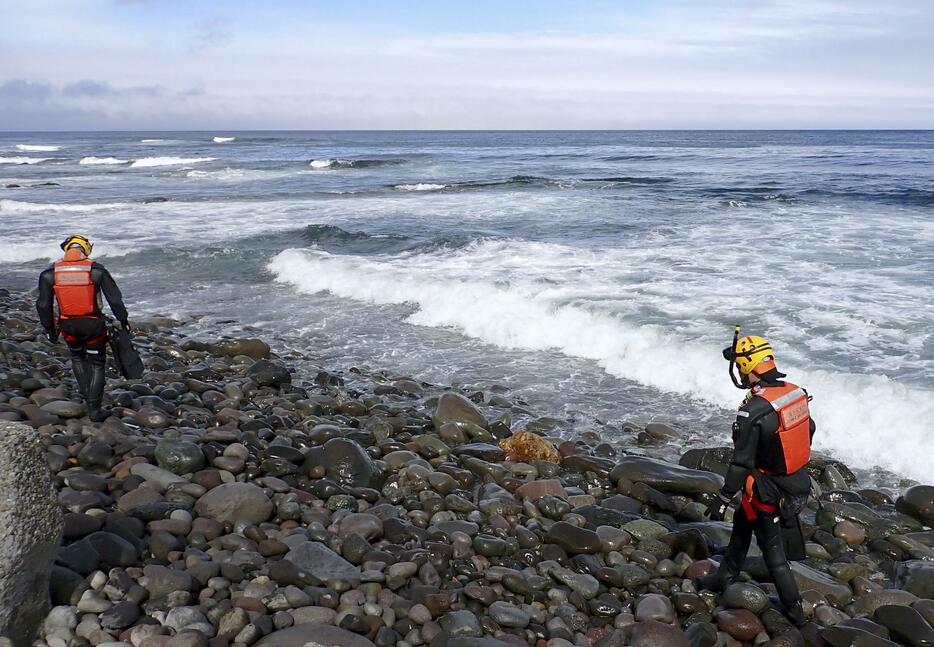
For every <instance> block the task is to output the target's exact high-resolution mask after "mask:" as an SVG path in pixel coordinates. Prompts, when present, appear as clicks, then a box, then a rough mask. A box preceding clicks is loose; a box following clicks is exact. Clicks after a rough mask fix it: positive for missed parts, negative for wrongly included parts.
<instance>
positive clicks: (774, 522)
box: [755, 513, 805, 627]
mask: <svg viewBox="0 0 934 647" xmlns="http://www.w3.org/2000/svg"><path fill="white" fill-rule="evenodd" d="M755 531H756V541H757V542H758V543H759V548H760V549H761V550H762V557H763V558H764V559H765V565H766V566H768V568H769V573H770V574H771V575H772V581H773V582H774V583H775V588H776V589H777V590H778V599H779V600H781V602H782V606H783V607H784V609H785V615H787V616H788V618H789V619H790V620H791V621H792V622H794V623H795V625H796V626H798V627H800V626H801V625H803V624H804V623H805V619H804V611H803V609H802V608H801V594H800V593H799V592H798V584H797V582H795V577H794V573H792V571H791V567H790V566H789V565H788V560H787V559H786V558H785V546H784V544H783V543H782V529H781V518H780V517H779V516H778V513H773V514H770V515H766V514H762V513H760V514H759V517H758V519H756V523H755Z"/></svg>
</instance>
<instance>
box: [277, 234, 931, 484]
mask: <svg viewBox="0 0 934 647" xmlns="http://www.w3.org/2000/svg"><path fill="white" fill-rule="evenodd" d="M601 257H602V254H600V253H591V252H582V251H581V250H574V249H572V248H567V247H563V246H558V245H545V244H541V243H515V242H494V241H486V242H482V243H479V244H475V245H472V246H470V247H468V248H466V249H464V250H460V251H457V252H450V251H449V250H443V251H439V252H435V253H431V254H421V255H402V256H398V257H394V258H391V259H380V260H373V259H371V258H365V257H357V256H336V255H330V254H328V253H325V252H322V251H319V250H286V251H284V252H281V253H280V254H279V255H277V256H276V257H275V258H274V259H273V260H272V262H271V263H270V265H269V269H270V270H271V271H272V272H273V274H274V275H275V277H276V280H277V281H279V282H283V283H288V284H292V285H294V286H295V287H296V288H297V289H298V290H300V291H302V292H305V293H316V292H321V291H326V292H330V293H332V294H334V295H337V296H339V297H343V298H348V299H354V300H358V301H363V302H368V303H372V304H377V305H400V304H410V305H411V306H413V307H414V308H415V310H414V312H413V313H412V314H411V315H409V316H408V318H407V321H408V322H409V323H412V324H415V325H421V326H431V327H444V328H453V329H455V330H458V331H459V332H461V333H463V334H465V335H467V336H469V337H472V338H475V339H479V340H482V341H484V342H486V343H490V344H494V345H497V346H500V347H503V348H507V349H522V350H527V351H549V352H555V351H556V352H560V353H563V354H565V355H569V356H574V357H580V358H584V359H589V360H592V361H594V362H596V363H597V364H598V365H600V366H601V367H603V368H604V369H605V370H606V371H607V372H608V373H610V374H612V375H614V376H617V377H620V378H625V379H628V380H632V381H635V382H639V383H641V384H644V385H648V386H651V387H654V388H656V389H658V390H660V391H663V392H670V393H678V394H682V395H685V396H688V397H691V398H694V399H697V400H698V401H702V402H705V403H709V404H711V405H714V406H718V407H724V408H727V409H731V408H735V407H736V406H737V405H738V404H739V401H740V399H741V393H740V391H738V390H736V389H735V388H734V387H733V386H732V385H731V384H730V382H729V381H728V379H727V376H726V366H725V364H724V362H723V360H722V358H721V356H720V349H721V348H722V346H724V345H726V343H728V342H722V343H717V342H716V341H715V340H714V339H711V338H705V337H701V336H698V335H694V334H691V333H690V331H687V330H678V329H672V328H670V327H667V326H665V327H663V326H661V325H653V324H645V323H641V322H639V321H638V320H633V319H631V318H629V317H627V316H624V315H621V314H619V313H614V312H613V311H609V310H603V309H600V308H599V301H596V300H588V301H583V300H581V299H575V298H572V297H571V294H570V293H569V292H568V287H567V286H566V285H564V284H559V285H556V282H554V281H550V280H548V278H549V275H551V274H552V273H553V272H560V271H562V269H561V268H562V266H564V267H565V269H567V267H568V265H571V267H570V268H569V269H570V270H571V271H572V272H575V273H576V275H577V276H578V277H579V281H580V282H582V283H584V284H586V282H587V281H588V280H589V279H590V276H589V275H588V273H587V271H585V270H588V271H589V270H592V269H593V268H596V267H603V266H602V265H601ZM571 259H576V263H577V265H573V263H572V261H571ZM604 269H605V267H604ZM467 276H470V277H473V278H471V279H466V278H464V277H467ZM611 287H612V286H611V285H606V284H605V285H604V286H601V287H600V289H601V290H606V292H607V294H606V298H611V296H610V290H611ZM616 298H625V295H616ZM723 333H724V334H723V335H722V336H723V337H728V336H729V335H728V333H729V331H728V329H727V327H726V326H724V331H723ZM782 366H783V368H785V369H786V370H787V372H788V373H789V379H791V380H792V381H796V382H799V383H800V384H802V385H803V386H805V387H806V388H808V390H809V392H810V393H811V394H812V395H813V396H814V403H813V411H814V416H815V420H816V421H817V424H818V434H817V436H816V438H815V442H816V446H817V447H818V448H819V449H825V450H828V451H830V452H831V453H832V454H833V455H835V456H836V457H838V458H840V459H842V460H844V461H846V462H848V463H850V464H852V465H853V466H858V467H872V466H875V465H881V466H883V467H885V468H888V469H891V470H894V471H896V472H898V473H901V474H905V475H907V476H910V477H913V478H918V479H924V478H928V472H929V469H930V465H929V459H930V453H929V452H926V451H923V450H922V449H921V448H924V447H927V446H930V441H929V431H928V429H927V424H928V421H930V420H931V419H932V416H934V393H932V392H930V391H928V390H924V389H910V388H909V387H907V386H905V385H902V384H899V383H896V382H893V381H891V380H889V379H888V378H886V377H883V376H880V375H860V374H853V373H845V372H834V371H827V370H822V369H816V370H815V369H812V368H808V369H806V370H805V369H804V368H803V367H802V368H801V369H798V368H797V367H796V365H795V363H794V362H792V361H790V360H789V361H784V362H783V363H782ZM665 367H668V369H670V370H665ZM729 423H730V416H729V414H728V413H726V412H724V429H728V426H729Z"/></svg>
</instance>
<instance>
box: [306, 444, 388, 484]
mask: <svg viewBox="0 0 934 647" xmlns="http://www.w3.org/2000/svg"><path fill="white" fill-rule="evenodd" d="M311 456H312V455H309V461H311V462H312V463H315V464H321V465H323V467H324V468H325V471H326V473H327V477H328V478H329V479H332V480H333V481H334V482H336V483H338V484H340V485H343V486H344V487H369V488H377V489H378V488H379V487H381V482H382V474H381V472H380V470H379V468H378V467H377V466H376V463H374V462H373V459H372V458H370V456H369V454H367V453H366V452H365V451H364V450H363V448H362V447H361V446H360V445H359V444H357V443H356V442H354V441H352V440H349V439H346V438H332V439H331V440H329V441H327V442H326V443H325V444H324V447H323V449H322V454H321V458H320V461H321V462H320V463H317V461H315V460H314V459H312V457H311ZM309 467H311V465H309Z"/></svg>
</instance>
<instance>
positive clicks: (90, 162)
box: [78, 155, 130, 166]
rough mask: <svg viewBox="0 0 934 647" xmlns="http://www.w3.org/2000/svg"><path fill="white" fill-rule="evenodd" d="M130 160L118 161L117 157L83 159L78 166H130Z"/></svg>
mask: <svg viewBox="0 0 934 647" xmlns="http://www.w3.org/2000/svg"><path fill="white" fill-rule="evenodd" d="M129 163H130V160H122V159H117V158H116V157H94V156H93V155H92V156H90V157H82V158H81V161H79V162H78V164H83V165H85V166H96V165H113V164H129Z"/></svg>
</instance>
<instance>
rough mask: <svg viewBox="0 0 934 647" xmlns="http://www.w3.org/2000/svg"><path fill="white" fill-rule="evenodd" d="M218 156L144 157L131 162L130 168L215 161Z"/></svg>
mask: <svg viewBox="0 0 934 647" xmlns="http://www.w3.org/2000/svg"><path fill="white" fill-rule="evenodd" d="M215 159H217V158H216V157H143V158H141V159H138V160H136V161H134V162H133V163H132V164H130V168H149V167H153V166H178V165H180V164H200V163H202V162H213V161H214V160H215Z"/></svg>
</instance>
